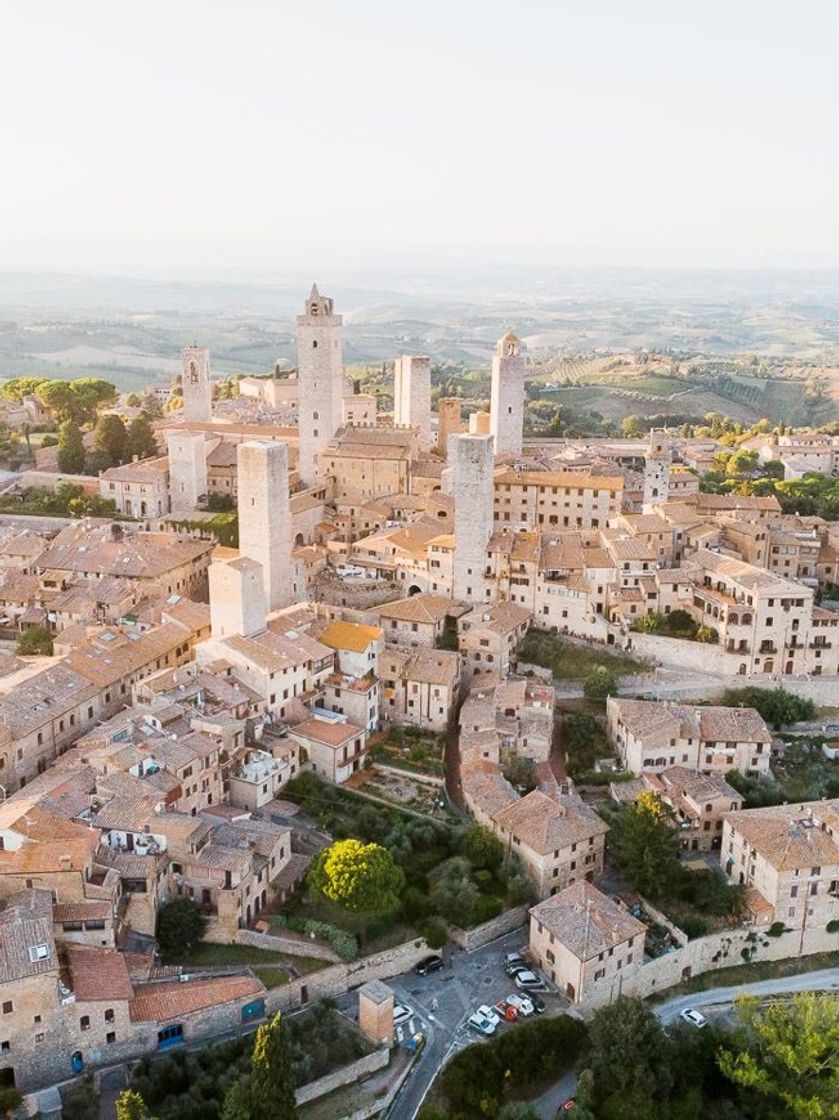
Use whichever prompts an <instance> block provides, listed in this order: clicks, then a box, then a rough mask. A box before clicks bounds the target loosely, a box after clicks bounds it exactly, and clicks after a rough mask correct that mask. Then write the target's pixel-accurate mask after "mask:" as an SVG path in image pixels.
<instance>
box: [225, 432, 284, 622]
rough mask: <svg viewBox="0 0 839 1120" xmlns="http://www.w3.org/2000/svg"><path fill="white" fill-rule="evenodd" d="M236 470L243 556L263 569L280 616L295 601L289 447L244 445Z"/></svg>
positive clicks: (271, 443) (271, 607)
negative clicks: (289, 494)
mask: <svg viewBox="0 0 839 1120" xmlns="http://www.w3.org/2000/svg"><path fill="white" fill-rule="evenodd" d="M236 471H237V475H238V501H237V504H238V508H239V553H240V555H242V556H247V557H248V558H249V559H250V560H256V562H257V563H258V564H261V565H262V579H263V584H264V587H265V601H266V605H267V607H268V610H269V611H275V610H278V609H279V608H280V607H287V606H288V605H289V604H290V603H291V600H292V575H293V573H292V568H291V513H290V510H289V503H288V445H287V444H285V443H279V442H277V441H273V440H248V441H247V442H246V443H240V444H239V448H238V451H237V455H236Z"/></svg>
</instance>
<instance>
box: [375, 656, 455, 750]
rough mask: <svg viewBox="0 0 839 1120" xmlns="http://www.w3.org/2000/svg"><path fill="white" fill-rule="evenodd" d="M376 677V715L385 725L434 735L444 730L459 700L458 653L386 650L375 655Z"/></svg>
mask: <svg viewBox="0 0 839 1120" xmlns="http://www.w3.org/2000/svg"><path fill="white" fill-rule="evenodd" d="M378 674H379V677H380V679H381V690H380V712H381V717H382V719H383V720H385V721H386V723H388V724H395V725H397V726H400V725H403V724H404V725H407V726H411V727H421V728H423V729H425V730H428V731H432V732H434V733H436V734H440V733H442V732H443V731H445V730H446V728H447V727H448V726H449V722H450V720H451V718H452V715H453V714H454V712H455V710H456V708H457V703H458V699H459V696H460V676H461V660H460V655H459V654H458V653H454V652H451V651H449V650H437V649H423V648H418V649H415V650H406V649H401V648H399V647H390V646H389V647H388V648H386V649H385V650H383V651H382V652H381V653H380V654H379V657H378Z"/></svg>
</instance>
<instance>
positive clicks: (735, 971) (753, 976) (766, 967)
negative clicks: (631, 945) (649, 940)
mask: <svg viewBox="0 0 839 1120" xmlns="http://www.w3.org/2000/svg"><path fill="white" fill-rule="evenodd" d="M824 968H839V950H837V951H836V952H835V953H813V954H812V955H811V956H808V957H787V958H785V959H784V960H780V961H754V962H753V963H752V964H736V965H733V966H732V967H731V968H717V969H713V970H712V971H711V972H703V973H702V974H701V975H700V976H694V977H692V978H691V979H690V980H688V982H687V983H686V984H677V985H676V986H675V987H673V988H667V989H666V990H665V991H661V992H657V993H656V994H655V996H653V997H652V1000H653V1002H654V1003H660V1002H661V1001H662V1000H664V999H670V998H671V996H676V995H679V993H680V992H684V993H685V994H688V993H689V992H706V991H708V990H709V989H711V988H732V987H735V986H737V985H738V984H751V983H753V982H754V981H755V980H772V979H774V978H775V977H776V976H797V975H798V974H799V973H802V972H820V971H821V970H822V969H824Z"/></svg>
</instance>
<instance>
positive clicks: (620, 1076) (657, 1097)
mask: <svg viewBox="0 0 839 1120" xmlns="http://www.w3.org/2000/svg"><path fill="white" fill-rule="evenodd" d="M589 1039H590V1044H591V1050H590V1054H589V1059H588V1063H587V1064H588V1068H589V1069H590V1071H591V1075H590V1077H589V1078H587V1079H586V1081H585V1082H583V1084H584V1085H585V1086H587V1087H588V1088H587V1090H586V1095H589V1094H590V1099H583V1100H582V1101H581V1103H582V1104H583V1105H584V1106H585V1107H587V1108H590V1109H591V1111H592V1112H593V1113H594V1114H595V1116H597V1117H600V1118H602V1120H622V1118H624V1117H627V1116H632V1117H638V1118H642V1120H648V1118H649V1120H655V1118H656V1117H657V1116H659V1115H661V1104H660V1102H661V1101H662V1100H664V1099H666V1098H667V1097H668V1095H669V1093H670V1088H671V1085H672V1081H673V1078H672V1074H671V1071H670V1068H669V1063H668V1062H667V1060H666V1051H667V1046H668V1041H667V1036H666V1035H665V1033H664V1031H663V1029H662V1027H661V1024H660V1023H659V1021H658V1019H656V1017H655V1015H654V1014H653V1012H652V1011H651V1010H650V1008H649V1007H648V1006H647V1005H646V1004H645V1003H642V1001H641V1000H638V999H627V998H626V997H621V998H620V999H618V1000H616V1001H615V1003H613V1004H610V1005H609V1006H608V1007H603V1008H601V1009H600V1010H599V1011H598V1012H596V1013H595V1015H594V1017H593V1019H592V1021H591V1024H590V1025H589Z"/></svg>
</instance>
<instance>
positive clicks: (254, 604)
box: [209, 556, 266, 639]
mask: <svg viewBox="0 0 839 1120" xmlns="http://www.w3.org/2000/svg"><path fill="white" fill-rule="evenodd" d="M209 580H210V626H211V633H212V636H213V637H214V638H216V639H219V638H232V637H233V636H234V635H235V634H239V635H241V636H242V637H243V638H250V637H252V636H253V635H254V634H259V633H260V631H262V630H264V629H265V616H266V608H265V588H264V585H263V581H262V565H261V564H258V563H257V562H256V560H251V559H250V558H249V557H248V556H240V557H239V558H238V560H230V561H227V562H225V561H218V560H216V561H215V562H214V563H212V564H211V565H210V568H209Z"/></svg>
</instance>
